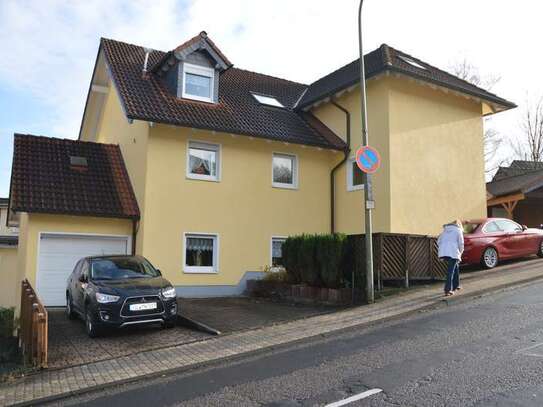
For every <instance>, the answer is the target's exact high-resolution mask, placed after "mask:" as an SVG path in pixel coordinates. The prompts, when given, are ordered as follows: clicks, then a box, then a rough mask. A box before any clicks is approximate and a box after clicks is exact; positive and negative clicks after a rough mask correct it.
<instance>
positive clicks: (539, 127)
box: [511, 97, 543, 162]
mask: <svg viewBox="0 0 543 407" xmlns="http://www.w3.org/2000/svg"><path fill="white" fill-rule="evenodd" d="M520 127H521V129H522V136H521V138H520V139H517V140H516V141H515V142H511V148H512V149H513V151H514V152H515V155H516V156H517V157H518V158H520V159H522V160H527V161H533V162H542V161H543V97H540V98H539V99H537V101H535V102H530V101H527V102H526V109H525V111H524V113H523V116H522V119H521V123H520Z"/></svg>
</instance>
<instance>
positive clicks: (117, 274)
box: [91, 258, 160, 280]
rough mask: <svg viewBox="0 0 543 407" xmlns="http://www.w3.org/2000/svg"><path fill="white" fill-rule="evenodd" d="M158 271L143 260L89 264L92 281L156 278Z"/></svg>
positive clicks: (102, 260) (96, 260)
mask: <svg viewBox="0 0 543 407" xmlns="http://www.w3.org/2000/svg"><path fill="white" fill-rule="evenodd" d="M159 275H160V274H159V273H158V271H157V270H156V269H155V268H154V267H153V266H152V265H151V263H149V262H148V261H147V260H145V259H136V258H108V259H95V260H93V261H92V263H91V278H92V279H93V280H123V279H129V278H152V277H158V276H159Z"/></svg>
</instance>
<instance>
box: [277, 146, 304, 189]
mask: <svg viewBox="0 0 543 407" xmlns="http://www.w3.org/2000/svg"><path fill="white" fill-rule="evenodd" d="M272 160H273V161H272V170H273V179H272V185H273V186H274V187H279V188H297V186H298V165H297V160H296V156H294V155H289V154H278V153H274V154H273V158H272Z"/></svg>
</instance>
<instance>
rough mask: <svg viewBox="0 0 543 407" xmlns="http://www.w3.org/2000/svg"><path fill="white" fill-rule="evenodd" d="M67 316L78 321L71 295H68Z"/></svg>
mask: <svg viewBox="0 0 543 407" xmlns="http://www.w3.org/2000/svg"><path fill="white" fill-rule="evenodd" d="M66 316H67V317H68V319H76V317H77V315H76V314H75V312H74V306H73V304H72V299H71V298H70V294H66Z"/></svg>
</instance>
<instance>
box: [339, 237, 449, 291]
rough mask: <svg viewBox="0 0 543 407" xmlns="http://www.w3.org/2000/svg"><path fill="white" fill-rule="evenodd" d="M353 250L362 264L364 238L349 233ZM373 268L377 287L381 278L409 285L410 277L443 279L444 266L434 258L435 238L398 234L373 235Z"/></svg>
mask: <svg viewBox="0 0 543 407" xmlns="http://www.w3.org/2000/svg"><path fill="white" fill-rule="evenodd" d="M349 238H351V239H354V244H355V252H356V253H357V257H359V258H360V262H357V263H358V264H360V265H362V264H363V263H364V257H365V240H364V239H365V237H364V235H351V236H350V237H349ZM373 259H374V260H373V262H374V264H373V269H374V276H375V281H376V283H377V287H378V288H379V289H380V288H381V287H382V282H383V281H392V280H399V281H404V282H405V285H406V286H409V281H413V280H444V279H445V277H446V275H447V266H446V264H445V263H443V262H442V261H441V260H439V258H438V257H437V239H436V238H435V237H432V236H422V235H409V234H400V233H374V234H373Z"/></svg>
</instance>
